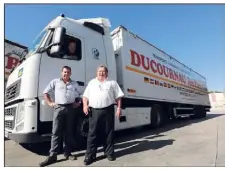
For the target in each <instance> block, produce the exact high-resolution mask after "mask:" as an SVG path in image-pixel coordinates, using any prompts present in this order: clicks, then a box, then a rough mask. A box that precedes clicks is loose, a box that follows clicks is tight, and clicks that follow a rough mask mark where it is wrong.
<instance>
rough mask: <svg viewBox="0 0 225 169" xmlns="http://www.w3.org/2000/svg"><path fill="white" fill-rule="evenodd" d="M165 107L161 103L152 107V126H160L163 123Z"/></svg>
mask: <svg viewBox="0 0 225 169" xmlns="http://www.w3.org/2000/svg"><path fill="white" fill-rule="evenodd" d="M163 118H164V117H163V109H162V107H161V106H160V105H158V104H156V105H153V106H152V109H151V124H150V126H151V127H152V128H159V127H161V126H162V124H163Z"/></svg>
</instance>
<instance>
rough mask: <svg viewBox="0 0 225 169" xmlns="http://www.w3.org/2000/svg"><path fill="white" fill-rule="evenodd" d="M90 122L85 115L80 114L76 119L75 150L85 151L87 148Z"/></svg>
mask: <svg viewBox="0 0 225 169" xmlns="http://www.w3.org/2000/svg"><path fill="white" fill-rule="evenodd" d="M88 128H89V122H88V117H86V116H85V115H83V114H79V115H78V117H77V119H76V124H75V129H74V131H75V133H74V141H75V149H76V150H83V149H85V148H86V146H87V135H88Z"/></svg>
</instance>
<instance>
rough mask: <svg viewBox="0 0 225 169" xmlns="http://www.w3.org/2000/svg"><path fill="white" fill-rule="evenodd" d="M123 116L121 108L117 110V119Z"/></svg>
mask: <svg viewBox="0 0 225 169" xmlns="http://www.w3.org/2000/svg"><path fill="white" fill-rule="evenodd" d="M120 116H121V108H117V110H116V117H117V118H118V119H119V118H120Z"/></svg>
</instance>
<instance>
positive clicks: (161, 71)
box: [157, 63, 163, 75]
mask: <svg viewBox="0 0 225 169" xmlns="http://www.w3.org/2000/svg"><path fill="white" fill-rule="evenodd" d="M157 70H158V73H159V74H160V75H162V74H163V68H162V65H161V64H160V63H158V64H157Z"/></svg>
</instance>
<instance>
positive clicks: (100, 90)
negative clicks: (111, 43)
mask: <svg viewBox="0 0 225 169" xmlns="http://www.w3.org/2000/svg"><path fill="white" fill-rule="evenodd" d="M123 96H124V93H123V92H122V90H121V89H120V87H119V85H118V83H117V82H116V81H114V80H109V79H108V69H107V67H105V66H103V65H101V66H99V67H98V69H97V77H96V78H94V79H92V80H91V81H90V82H89V83H88V85H87V87H86V89H85V91H84V94H83V111H84V113H85V114H86V115H89V132H88V139H87V151H86V156H85V160H84V164H85V165H89V164H91V163H92V162H94V160H95V159H96V153H97V143H96V142H97V130H99V128H100V127H102V126H101V125H102V124H103V125H104V127H102V128H104V129H105V131H104V132H103V133H101V136H102V135H103V136H104V137H101V138H103V139H104V145H103V147H104V152H105V155H106V156H107V158H108V160H109V161H114V160H115V155H114V111H115V110H114V104H115V103H116V102H117V110H116V116H117V117H118V118H119V117H120V115H121V98H122V97H123Z"/></svg>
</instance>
